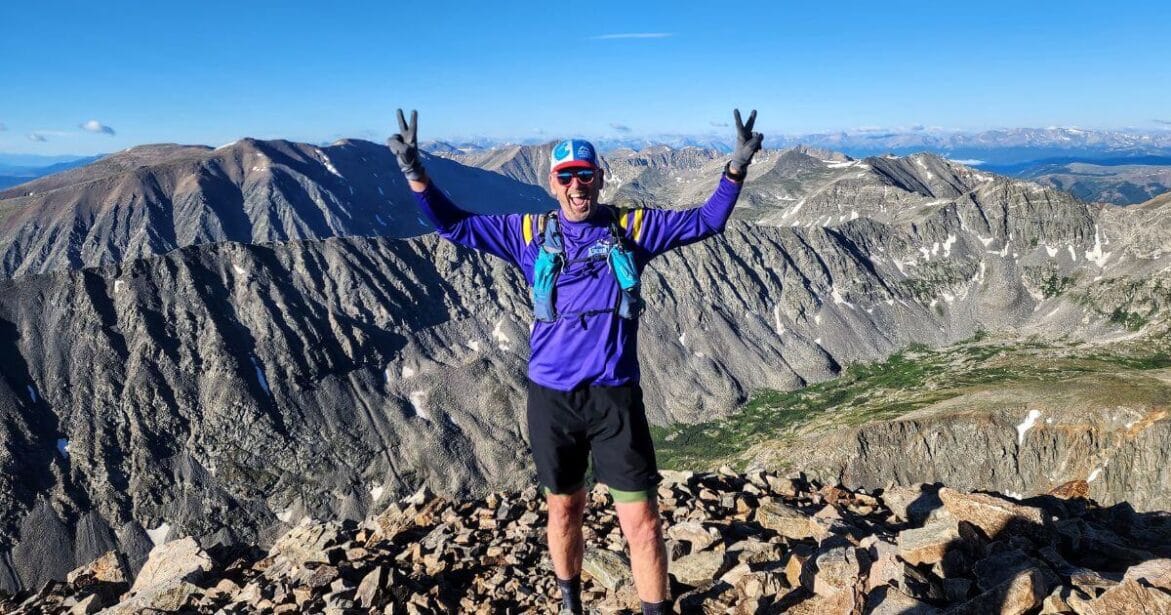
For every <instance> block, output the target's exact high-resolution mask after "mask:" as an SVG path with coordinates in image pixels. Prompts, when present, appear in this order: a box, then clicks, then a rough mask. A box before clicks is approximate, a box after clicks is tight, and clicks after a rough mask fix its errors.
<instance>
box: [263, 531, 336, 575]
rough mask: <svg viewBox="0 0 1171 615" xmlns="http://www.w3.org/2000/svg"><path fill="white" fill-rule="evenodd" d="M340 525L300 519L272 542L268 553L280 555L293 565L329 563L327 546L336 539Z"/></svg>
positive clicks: (334, 542)
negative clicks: (300, 520) (297, 523)
mask: <svg viewBox="0 0 1171 615" xmlns="http://www.w3.org/2000/svg"><path fill="white" fill-rule="evenodd" d="M339 530H340V526H339V525H338V524H337V523H334V522H329V523H316V522H312V521H309V520H305V521H302V522H301V523H300V524H299V525H296V526H294V527H293V528H292V529H290V530H289V531H287V532H285V533H284V535H282V536H281V537H280V538H278V539H277V540H276V543H274V544H273V547H272V550H271V551H270V553H272V554H273V555H281V556H283V557H284V558H285V559H286V560H288V561H289V562H290V563H291V564H292V565H293V566H304V565H305V564H308V563H321V564H329V563H331V562H330V556H329V555H328V554H327V550H328V549H329V547H332V546H333V545H334V544H336V543H337V541H338V534H339Z"/></svg>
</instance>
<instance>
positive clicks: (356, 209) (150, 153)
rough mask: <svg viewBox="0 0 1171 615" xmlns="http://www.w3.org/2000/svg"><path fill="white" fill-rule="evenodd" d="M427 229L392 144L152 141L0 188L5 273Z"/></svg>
mask: <svg viewBox="0 0 1171 615" xmlns="http://www.w3.org/2000/svg"><path fill="white" fill-rule="evenodd" d="M427 168H428V171H429V172H430V173H431V175H432V176H433V177H435V178H436V180H437V181H439V182H440V183H442V185H443V186H444V189H445V190H447V191H448V193H449V194H451V195H452V196H453V197H454V198H456V199H457V200H458V201H459V202H460V204H461V205H463V206H464V207H466V208H468V209H470V210H472V211H478V212H481V213H492V212H500V211H538V210H548V209H550V208H552V207H553V206H555V203H554V201H553V200H552V199H551V198H550V197H549V196H548V195H547V194H545V193H544V192H543V191H542V190H539V189H534V188H531V187H529V186H527V185H523V184H517V183H516V182H511V181H507V180H506V179H504V178H502V177H501V176H499V175H497V174H495V173H486V172H482V171H478V170H476V169H471V168H468V167H463V166H460V165H455V164H452V163H450V162H448V161H446V160H442V159H436V160H434V161H431V162H429V163H428V166H427ZM428 229H429V225H428V223H427V222H426V221H425V220H424V219H423V218H422V217H421V216H420V214H419V212H418V207H417V205H415V203H414V199H413V198H412V197H411V196H410V194H409V192H408V189H407V187H406V181H405V180H404V179H403V177H402V174H401V173H399V171H398V167H397V165H396V164H395V163H394V157H393V156H392V155H391V154H390V152H389V151H388V150H387V149H386V147H385V146H381V145H377V144H374V143H370V142H368V141H357V140H354V141H350V140H346V141H339V142H337V143H335V144H333V145H331V146H328V147H316V146H312V145H307V144H303V143H291V142H288V141H258V140H255V139H243V140H240V141H237V142H235V143H231V144H228V145H225V146H222V147H219V148H216V149H211V148H209V147H206V146H180V145H148V146H141V147H135V148H131V149H129V150H126V151H123V152H119V153H118V154H113V155H110V156H107V157H105V158H102V159H101V160H99V161H97V162H95V163H93V164H90V165H86V166H84V167H79V168H76V169H72V170H69V171H66V172H63V173H58V174H55V175H50V176H48V177H44V178H41V179H38V180H36V181H33V182H29V183H26V184H23V185H21V186H18V187H16V188H12V189H9V190H5V191H0V277H4V276H9V277H11V276H16V275H23V274H28V273H37V272H43V271H51V270H59V269H76V268H80V267H89V266H95V265H105V264H111V263H117V262H122V261H124V260H128V259H134V258H142V257H146V256H152V255H156V254H164V253H166V252H169V251H171V250H174V249H176V248H179V247H182V246H188V245H199V244H205V243H213V242H218V241H238V242H245V243H254V242H268V241H288V240H301V239H324V238H326V237H341V236H353V235H364V236H390V237H412V236H415V235H419V234H421V233H425V232H427V230H428Z"/></svg>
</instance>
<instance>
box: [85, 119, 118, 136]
mask: <svg viewBox="0 0 1171 615" xmlns="http://www.w3.org/2000/svg"><path fill="white" fill-rule="evenodd" d="M81 127H82V128H83V129H85V130H87V131H89V132H96V133H98V134H107V135H110V136H111V137H112V136H114V129H113V128H110V127H109V126H106V125H105V124H103V123H101V122H99V121H97V120H90V121H88V122H86V123H84V124H82V125H81Z"/></svg>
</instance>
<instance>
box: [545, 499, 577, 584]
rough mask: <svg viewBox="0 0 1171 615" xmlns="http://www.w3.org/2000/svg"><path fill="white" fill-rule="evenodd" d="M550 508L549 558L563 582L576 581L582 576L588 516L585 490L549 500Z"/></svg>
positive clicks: (547, 500) (547, 501)
mask: <svg viewBox="0 0 1171 615" xmlns="http://www.w3.org/2000/svg"><path fill="white" fill-rule="evenodd" d="M545 501H546V503H547V504H548V507H549V528H548V532H549V555H550V557H551V558H552V560H553V571H554V572H555V573H557V577H558V578H561V579H572V578H573V577H575V576H577V575H578V574H579V573H580V572H581V560H582V557H583V556H584V555H585V541H584V540H583V539H582V535H581V524H582V516H583V514H584V513H585V501H586V494H585V487H582V488H581V489H578V490H577V491H575V492H574V493H571V494H568V495H558V494H556V493H550V494H548V495H546V496H545Z"/></svg>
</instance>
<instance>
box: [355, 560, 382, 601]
mask: <svg viewBox="0 0 1171 615" xmlns="http://www.w3.org/2000/svg"><path fill="white" fill-rule="evenodd" d="M384 576H385V572H384V567H382V566H378V567H376V568H375V569H374V570H370V573H369V574H367V575H365V576H364V578H363V579H362V582H359V583H358V589H357V593H356V594H355V596H354V599H355V600H356V601H357V603H358V606H361V607H363V608H372V607H374V606H375V604H376V603H377V602H379V601H381V599H382V586H383V581H384Z"/></svg>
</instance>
